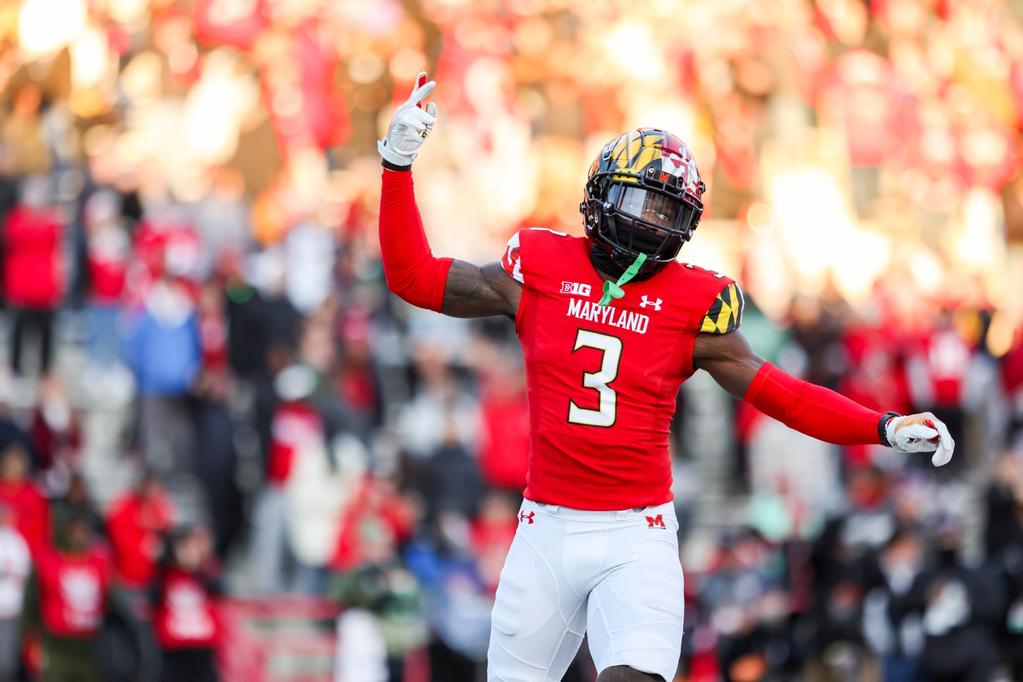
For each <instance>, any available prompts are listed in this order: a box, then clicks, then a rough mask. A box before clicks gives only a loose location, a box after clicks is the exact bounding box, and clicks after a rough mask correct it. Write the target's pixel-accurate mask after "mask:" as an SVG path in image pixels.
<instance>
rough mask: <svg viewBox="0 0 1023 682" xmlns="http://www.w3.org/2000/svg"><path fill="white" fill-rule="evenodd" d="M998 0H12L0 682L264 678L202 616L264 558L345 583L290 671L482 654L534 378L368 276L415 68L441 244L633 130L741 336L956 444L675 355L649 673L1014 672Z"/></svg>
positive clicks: (1, 152) (1009, 278)
mask: <svg viewBox="0 0 1023 682" xmlns="http://www.w3.org/2000/svg"><path fill="white" fill-rule="evenodd" d="M1020 19H1021V17H1020V15H1019V7H1018V5H1016V4H1013V3H1002V2H997V1H994V0H962V1H961V2H948V1H944V0H873V1H871V2H866V1H864V0H815V1H811V0H771V1H768V2H756V3H746V2H738V1H728V2H714V3H709V2H675V1H656V2H648V3H647V2H644V3H627V2H611V1H610V0H607V1H603V2H595V1H592V0H591V1H582V0H579V1H574V0H560V1H557V2H536V1H532V0H514V1H513V0H507V1H505V2H498V1H497V0H491V1H482V2H481V1H474V2H468V1H462V0H408V1H407V2H397V0H381V1H380V2H375V3H365V2H361V1H360V0H336V1H333V2H318V1H315V0H313V1H310V2H288V1H285V0H254V1H252V2H242V1H234V0H191V1H190V2H183V1H179V0H91V1H89V2H86V1H85V0H18V1H16V2H13V3H4V4H3V6H2V7H0V90H2V95H0V283H2V291H0V294H2V303H3V306H4V309H3V325H2V333H3V338H4V340H5V344H4V348H5V350H6V353H5V354H4V357H3V358H0V360H2V362H3V363H4V364H6V371H5V372H4V373H3V374H2V378H0V682H3V681H6V680H16V679H26V678H27V679H42V680H61V681H64V680H86V681H88V680H121V679H123V680H129V679H144V680H157V679H163V680H167V681H172V680H188V681H192V680H197V681H201V680H213V679H226V680H233V679H246V680H257V679H263V678H265V679H276V678H273V677H271V676H270V672H269V671H267V670H261V671H257V672H253V671H248V672H245V673H239V672H237V671H236V670H234V669H233V668H232V667H231V666H230V665H229V664H228V663H227V662H226V660H227V659H228V658H229V657H228V656H227V655H225V654H224V652H225V650H229V649H232V647H236V646H237V645H238V642H237V641H236V640H234V639H232V637H235V636H237V635H235V634H232V632H228V630H227V629H226V628H225V627H224V625H223V622H222V620H221V618H220V617H219V615H218V614H219V612H220V609H221V607H222V606H223V605H224V604H225V603H240V602H241V601H242V600H265V601H260V602H259V603H264V604H272V603H273V602H274V600H275V599H278V598H280V597H281V596H282V595H296V594H298V595H307V596H309V597H312V598H315V599H317V600H320V601H321V602H323V603H327V604H330V605H333V606H334V607H335V608H336V611H337V612H338V613H340V614H341V616H340V618H339V620H338V622H337V623H336V625H335V624H333V623H331V624H330V625H329V626H328V631H329V632H330V633H333V634H336V637H335V638H334V639H332V640H331V641H332V642H335V643H336V656H334V657H333V662H332V663H328V668H327V671H326V672H325V673H324V677H323V679H330V678H331V677H330V676H331V674H333V675H335V676H336V677H335V678H336V679H338V680H343V681H344V682H361V681H363V680H365V681H366V682H377V681H380V680H387V679H391V680H402V679H404V680H409V681H425V680H443V681H449V680H450V681H461V680H466V681H471V680H477V679H482V678H481V677H480V675H481V674H482V671H483V669H484V666H485V662H484V661H483V657H484V654H485V651H486V646H487V640H488V635H489V614H490V607H491V605H492V601H493V594H494V590H495V589H496V584H497V579H498V575H499V572H500V569H501V566H502V562H503V559H504V555H505V553H506V551H507V548H508V546H509V544H510V542H511V538H512V536H513V535H514V533H515V529H516V526H517V523H518V518H517V511H518V502H519V499H520V497H519V496H520V493H521V490H522V488H523V485H524V480H525V470H526V466H527V459H528V452H527V448H528V437H527V436H528V416H527V412H526V397H525V386H524V377H523V374H522V367H521V363H522V360H521V356H520V354H519V352H518V349H517V346H516V342H515V338H514V330H513V329H512V328H511V324H510V323H509V322H507V321H504V320H483V321H475V322H466V321H462V320H451V319H446V318H441V317H440V316H437V315H434V314H432V313H428V312H423V311H419V310H414V309H410V308H408V307H407V306H405V305H404V304H402V303H401V302H400V301H397V300H396V299H394V298H392V297H389V296H388V294H387V292H386V289H385V287H384V283H383V275H382V270H381V268H380V264H379V258H378V253H377V244H376V237H375V228H376V212H377V206H376V204H377V202H378V198H379V189H378V183H379V180H378V172H379V171H378V167H379V166H378V160H377V159H376V156H375V140H376V137H377V136H378V131H379V129H380V126H381V124H382V122H384V121H386V118H387V117H388V116H389V114H390V108H391V105H392V104H393V102H394V101H395V100H396V99H400V98H403V97H404V96H405V92H406V91H407V88H408V87H409V86H410V85H411V82H412V80H413V78H414V76H415V74H416V73H417V72H418V71H419V70H421V69H428V70H429V71H430V73H431V76H432V77H435V78H436V79H437V80H438V82H439V86H438V88H437V90H436V99H437V101H438V102H439V107H440V111H441V117H440V123H439V124H438V127H437V130H436V131H435V134H434V135H433V137H432V138H431V140H430V141H429V144H427V145H426V146H425V147H424V152H423V154H422V157H421V159H420V161H419V162H418V163H417V170H416V180H417V188H418V194H419V201H420V205H421V207H422V210H423V213H424V217H425V218H426V222H427V225H428V230H429V231H430V234H431V240H432V242H433V246H434V250H435V251H436V252H438V253H443V254H450V255H456V256H461V257H466V258H471V259H474V260H477V261H482V260H493V259H496V257H497V256H498V255H499V254H500V252H501V248H502V245H503V242H504V240H505V239H506V238H507V237H508V236H509V235H510V234H511V233H512V232H513V231H514V230H515V229H517V228H518V227H520V226H523V225H543V226H548V227H554V228H563V229H567V230H569V231H572V232H574V233H579V232H580V229H579V228H580V220H581V219H580V217H579V215H578V213H577V209H576V206H577V204H578V201H579V200H580V198H581V193H582V184H583V180H584V172H585V167H586V165H587V163H588V162H589V160H590V159H589V154H591V153H593V152H594V151H595V150H596V149H597V148H599V146H600V144H602V143H603V142H604V141H606V139H608V138H610V137H611V136H612V135H614V134H617V133H618V132H621V131H622V130H625V129H627V128H629V127H635V126H638V125H657V126H661V127H665V128H667V129H669V130H672V131H673V132H675V133H677V134H679V135H681V136H682V137H683V138H685V139H686V140H687V141H688V142H689V143H690V145H691V147H692V148H693V151H694V155H695V157H696V159H697V161H698V163H699V165H700V168H701V170H702V172H703V175H704V176H705V178H706V179H707V182H708V185H709V188H710V189H709V192H708V195H707V196H708V210H707V217H706V219H705V220H704V222H703V224H702V225H701V227H700V230H699V232H698V233H697V235H696V238H695V239H694V241H693V242H692V243H691V244H689V245H687V247H686V251H684V252H683V258H685V259H689V260H693V261H694V262H697V263H700V264H701V265H706V266H711V267H717V268H719V269H721V270H723V271H725V272H728V273H729V274H731V275H734V276H736V277H737V278H738V279H739V281H740V282H741V283H742V284H743V287H744V289H745V291H746V294H747V302H748V304H747V314H746V319H745V320H744V324H743V329H744V333H745V334H746V336H747V337H748V338H749V340H750V342H751V344H752V345H753V346H754V349H755V350H756V351H757V352H758V353H760V354H761V355H762V356H764V357H765V358H768V359H770V360H772V361H774V362H775V363H776V364H778V365H780V366H782V367H783V368H785V369H786V370H788V371H790V372H793V373H795V374H797V375H799V376H802V377H804V378H806V379H808V380H811V381H814V382H816V383H820V384H823V385H826V386H829V387H832V388H835V389H837V390H840V391H842V392H843V393H845V394H846V395H848V396H850V397H853V398H855V399H857V400H859V401H860V402H862V403H864V404H867V405H870V406H871V407H877V408H881V409H885V410H888V409H891V410H897V411H902V412H909V411H916V410H931V411H933V412H934V413H935V414H936V415H937V416H938V417H940V418H941V419H942V420H944V421H945V422H946V423H947V424H948V425H949V426H950V429H951V430H952V433H953V436H954V437H955V439H956V441H957V443H958V447H957V452H956V457H955V458H954V459H953V461H952V463H951V464H950V465H948V466H947V467H945V468H943V469H941V470H937V471H934V470H932V469H930V464H929V462H928V460H927V459H926V458H922V459H917V460H910V459H906V458H903V457H900V456H896V455H894V454H893V453H892V452H890V451H887V450H885V449H883V448H881V447H879V446H878V447H854V448H835V447H832V446H829V445H826V444H823V443H820V442H818V441H814V440H812V439H809V438H805V437H803V436H801V435H799V434H796V433H794V432H792V431H790V430H788V429H787V428H785V427H783V426H781V425H780V424H778V423H776V422H773V421H771V420H769V419H767V418H765V417H763V415H760V414H759V413H757V412H756V411H755V410H752V409H751V408H749V407H748V406H746V405H744V404H740V403H736V402H735V401H732V400H731V399H729V398H728V397H727V396H726V395H725V394H724V393H723V392H721V391H719V390H717V389H716V387H713V386H711V385H709V381H708V380H707V378H706V377H702V376H697V377H694V378H693V379H692V380H691V381H690V382H688V383H687V384H686V385H685V386H684V387H683V390H682V392H681V393H680V395H679V399H678V402H679V409H678V413H677V416H676V419H675V423H674V424H673V428H672V450H673V456H674V458H675V474H676V476H675V480H676V482H675V488H676V505H677V507H678V511H679V516H680V518H681V519H682V521H683V523H682V530H681V533H682V536H683V537H682V546H683V547H684V550H683V558H684V565H685V567H686V571H687V583H686V588H687V610H686V618H687V620H688V624H687V628H686V630H687V633H689V634H688V636H687V638H686V640H685V641H684V652H683V661H681V665H680V675H681V679H685V680H691V681H692V682H702V681H704V680H707V681H710V680H718V679H721V680H729V681H735V682H746V681H749V682H753V681H757V680H765V681H767V680H790V679H791V680H798V679H807V680H822V681H823V680H835V681H836V682H837V681H843V682H844V681H847V680H865V681H869V680H886V681H894V682H903V681H905V682H915V681H919V682H928V681H934V682H938V681H944V680H949V681H951V680H970V681H974V680H976V681H977V682H981V681H987V680H994V679H1016V680H1023V579H1021V576H1023V332H1021V329H1020V327H1019V319H1020V316H1021V313H1023V296H1021V295H1020V293H1019V292H1020V291H1021V290H1023V252H1021V250H1020V244H1021V243H1023V173H1021V170H1023V158H1021V156H1020V132H1021V129H1023V128H1021V122H1023V27H1021V23H1020ZM392 93H393V95H392ZM335 628H336V629H335ZM321 629H322V628H321ZM218 651H219V652H220V655H219V656H218ZM282 665H283V664H277V665H275V666H270V667H272V668H274V669H275V670H277V671H278V673H280V671H281V668H282ZM309 665H311V664H307V665H306V667H305V668H301V666H300V669H302V670H305V671H306V672H308V670H309ZM331 666H332V668H331ZM331 670H333V673H331ZM320 672H323V671H320ZM592 675H593V671H592V668H591V666H590V664H589V663H588V658H587V657H586V655H585V654H582V655H581V656H580V658H579V661H578V662H577V665H575V666H574V667H573V669H572V671H571V672H570V677H569V678H566V679H571V680H580V681H581V680H590V679H592ZM260 676H263V677H260Z"/></svg>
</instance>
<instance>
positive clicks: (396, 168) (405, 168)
mask: <svg viewBox="0 0 1023 682" xmlns="http://www.w3.org/2000/svg"><path fill="white" fill-rule="evenodd" d="M381 161H382V162H383V164H384V168H386V169H387V170H392V171H410V170H412V164H411V163H410V164H409V165H407V166H399V165H398V164H396V163H391V162H390V161H388V160H387V159H381Z"/></svg>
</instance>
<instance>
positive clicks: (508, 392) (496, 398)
mask: <svg viewBox="0 0 1023 682" xmlns="http://www.w3.org/2000/svg"><path fill="white" fill-rule="evenodd" d="M479 403H480V406H479V415H480V428H479V432H480V447H479V462H480V471H481V473H482V474H483V478H484V480H485V481H486V482H487V484H488V485H490V486H491V487H494V488H499V489H504V490H508V491H512V492H515V493H519V492H521V491H522V490H523V489H525V487H526V469H527V468H528V466H529V413H528V410H527V404H526V381H525V377H524V376H523V374H522V372H521V370H520V369H519V362H518V361H513V360H511V359H509V358H498V359H497V362H496V363H495V364H494V365H493V366H491V368H490V371H489V372H485V373H484V375H483V376H482V377H481V381H480V400H479Z"/></svg>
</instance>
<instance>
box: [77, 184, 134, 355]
mask: <svg viewBox="0 0 1023 682" xmlns="http://www.w3.org/2000/svg"><path fill="white" fill-rule="evenodd" d="M83 213H84V223H85V250H86V271H87V273H88V277H89V298H88V326H89V356H90V359H91V360H92V361H93V362H94V363H96V364H97V365H99V366H101V367H108V366H109V365H111V364H113V363H115V362H118V361H119V360H120V359H121V351H122V349H121V336H120V311H121V302H122V296H123V293H124V286H125V278H126V276H127V271H128V262H129V259H130V257H131V240H130V238H129V236H128V232H127V230H126V229H125V226H124V224H123V222H122V219H121V198H120V196H119V195H118V194H117V193H116V192H115V191H114V190H112V189H106V188H104V189H99V190H97V191H96V192H94V193H93V195H92V196H91V197H89V200H88V201H87V202H86V203H85V207H84V209H83Z"/></svg>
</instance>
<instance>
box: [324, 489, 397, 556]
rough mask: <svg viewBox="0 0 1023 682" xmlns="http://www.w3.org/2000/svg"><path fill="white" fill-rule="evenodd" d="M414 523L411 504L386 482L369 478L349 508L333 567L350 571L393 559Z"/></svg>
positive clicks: (343, 521)
mask: <svg viewBox="0 0 1023 682" xmlns="http://www.w3.org/2000/svg"><path fill="white" fill-rule="evenodd" d="M413 524H414V519H413V515H412V509H411V508H410V507H409V505H408V503H407V502H406V501H405V500H404V499H403V498H402V497H401V496H400V495H398V494H397V493H396V492H394V490H393V489H392V488H391V487H390V485H389V484H387V483H386V482H384V481H382V480H380V479H377V478H374V477H372V476H367V477H366V479H365V480H364V481H363V483H362V486H361V487H360V489H359V492H358V493H357V494H356V495H355V497H354V498H353V499H352V501H351V503H349V504H348V506H347V508H346V509H345V512H344V516H343V518H342V522H341V533H340V535H339V537H338V540H337V546H336V548H335V550H334V556H333V557H332V558H331V560H330V567H331V568H332V569H334V570H336V571H350V570H352V569H355V568H358V567H360V566H362V565H365V564H369V563H374V562H377V561H382V560H385V559H387V558H390V557H391V556H393V555H394V552H395V551H396V549H397V547H398V544H399V543H401V542H403V541H404V540H405V539H407V538H408V537H409V535H410V534H411V533H412V527H413Z"/></svg>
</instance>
